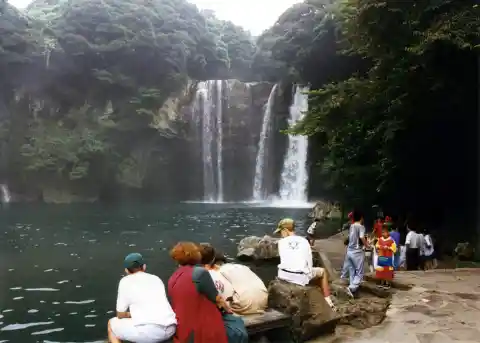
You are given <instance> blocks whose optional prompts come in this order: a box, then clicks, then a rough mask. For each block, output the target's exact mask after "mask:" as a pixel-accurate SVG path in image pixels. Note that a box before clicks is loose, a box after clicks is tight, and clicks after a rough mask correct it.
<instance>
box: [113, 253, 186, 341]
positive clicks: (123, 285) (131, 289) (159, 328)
mask: <svg viewBox="0 0 480 343" xmlns="http://www.w3.org/2000/svg"><path fill="white" fill-rule="evenodd" d="M124 267H125V272H126V273H127V275H126V276H124V277H123V278H122V279H121V280H120V283H119V284H118V296H117V316H116V317H115V318H112V319H110V320H109V321H108V339H109V342H110V343H121V341H122V340H125V341H129V342H135V343H158V342H164V341H166V340H168V339H170V338H171V337H172V336H173V335H174V334H175V330H176V324H177V320H176V317H175V313H174V312H173V309H172V307H171V306H170V303H169V302H168V299H167V295H166V292H165V285H164V284H163V282H162V280H160V278H159V277H158V276H155V275H152V274H149V273H146V272H145V270H146V265H145V262H144V260H143V257H142V255H140V254H139V253H132V254H129V255H127V257H126V258H125V261H124Z"/></svg>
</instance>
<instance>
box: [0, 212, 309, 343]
mask: <svg viewBox="0 0 480 343" xmlns="http://www.w3.org/2000/svg"><path fill="white" fill-rule="evenodd" d="M307 211H308V210H307V209H288V208H274V207H268V206H264V205H262V204H253V203H252V204H249V203H240V204H239V203H225V204H202V203H182V204H155V205H154V204H152V205H143V204H142V205H130V206H128V205H124V206H121V207H103V206H100V205H64V206H63V205H17V204H12V206H10V207H9V208H8V209H4V210H3V212H2V213H1V216H0V225H1V226H0V227H1V228H2V229H1V231H0V340H2V341H5V342H13V343H17V342H25V343H29V342H60V343H65V342H82V343H83V342H97V341H102V340H105V338H106V325H107V321H108V319H109V318H110V317H112V316H114V310H115V300H116V292H117V285H118V281H119V280H120V278H121V277H122V274H123V267H122V260H123V258H124V256H125V255H126V254H128V253H130V252H133V251H136V252H140V253H142V254H143V255H144V257H145V259H146V261H147V268H148V271H150V272H152V273H154V274H157V275H159V276H160V277H161V278H162V280H163V281H164V282H165V283H166V282H167V281H168V278H169V276H170V275H171V274H172V272H173V270H174V268H175V265H174V263H173V262H172V261H171V260H170V258H169V256H168V251H169V249H170V248H171V247H172V246H173V244H175V243H176V242H178V241H181V240H193V241H197V242H211V243H212V244H214V245H215V246H216V247H218V248H220V249H221V250H223V251H224V252H226V253H227V254H228V255H229V256H235V254H236V245H237V243H238V242H239V241H240V240H241V239H242V238H243V237H245V236H247V235H259V236H263V235H265V234H270V235H271V234H272V231H273V229H274V228H275V227H276V224H277V222H278V221H279V220H280V219H282V218H283V217H292V218H294V219H295V220H297V221H298V227H299V228H300V230H302V231H303V228H304V226H305V225H306V224H307V223H306V222H305V219H306V214H307ZM253 268H254V269H255V270H256V271H257V272H258V273H259V275H260V276H261V277H262V278H264V279H265V280H266V281H268V280H269V279H270V278H272V277H273V276H274V274H275V266H272V265H269V266H264V267H255V266H253Z"/></svg>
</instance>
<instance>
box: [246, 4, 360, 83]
mask: <svg viewBox="0 0 480 343" xmlns="http://www.w3.org/2000/svg"><path fill="white" fill-rule="evenodd" d="M337 16H338V4H337V3H336V1H331V0H307V1H304V2H301V3H298V4H295V5H293V6H292V7H290V8H289V9H288V10H287V11H285V13H283V14H282V15H281V16H280V18H279V19H278V20H277V22H276V23H275V25H274V26H272V27H271V28H270V29H269V30H267V31H265V32H264V33H263V34H262V35H261V36H260V37H259V38H258V40H257V45H258V50H257V53H256V55H255V56H254V62H253V66H252V68H253V69H254V70H255V71H256V72H257V73H260V74H261V75H263V77H264V78H266V79H268V80H275V81H276V80H279V79H285V78H287V77H288V78H290V79H292V80H294V81H299V82H302V81H310V82H311V81H314V83H315V84H318V85H322V84H324V83H325V82H328V81H334V80H338V79H341V78H342V77H345V75H349V73H351V71H352V70H355V68H356V67H357V65H356V63H355V61H354V60H353V59H348V58H345V57H344V56H341V55H340V54H338V51H339V49H340V44H339V42H338V41H337V40H338V37H339V28H338V21H337V20H336V17H337ZM347 62H348V63H347ZM315 84H314V86H315Z"/></svg>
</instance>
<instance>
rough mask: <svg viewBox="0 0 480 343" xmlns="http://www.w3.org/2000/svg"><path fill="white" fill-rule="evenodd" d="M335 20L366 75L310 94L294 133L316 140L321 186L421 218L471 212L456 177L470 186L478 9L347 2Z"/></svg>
mask: <svg viewBox="0 0 480 343" xmlns="http://www.w3.org/2000/svg"><path fill="white" fill-rule="evenodd" d="M340 13H341V16H340V17H339V18H338V19H339V20H340V25H341V26H340V27H341V37H342V38H343V42H344V43H345V44H346V45H345V47H346V51H345V53H348V54H350V55H351V54H353V55H356V56H359V57H361V58H363V59H365V60H368V61H369V63H371V67H370V68H369V70H368V72H367V73H366V74H365V75H363V74H357V75H352V76H351V77H350V78H349V79H347V80H343V81H339V82H333V83H331V84H328V85H326V86H324V87H322V88H321V89H319V90H315V91H312V93H311V100H310V109H309V113H308V116H307V117H306V118H305V120H304V121H303V122H302V123H301V124H300V125H298V126H297V127H296V128H295V129H294V130H293V131H294V132H296V133H299V134H306V135H321V136H322V139H323V154H321V156H320V158H319V160H318V163H320V164H321V166H322V169H323V172H324V177H326V178H328V180H329V182H330V185H331V186H332V187H334V188H335V189H336V190H337V191H338V192H339V193H341V194H343V196H345V197H346V198H348V197H350V198H351V199H353V198H354V197H355V195H356V196H357V197H361V198H362V201H363V202H364V204H368V203H372V202H374V201H383V202H384V203H386V204H388V205H390V206H392V207H397V208H398V207H408V208H410V209H413V210H414V211H417V212H423V213H428V214H427V216H428V215H430V216H435V215H436V216H438V212H439V211H442V210H446V209H447V208H448V210H453V209H454V208H455V209H456V208H462V206H463V207H465V206H468V207H471V206H472V205H471V203H470V204H468V200H467V199H471V198H472V193H471V191H470V189H471V185H469V184H468V183H467V182H464V180H458V169H459V168H461V169H462V170H463V171H464V176H465V179H466V180H467V179H468V180H469V181H470V182H471V180H476V177H477V175H476V166H473V165H472V163H471V162H469V161H470V158H471V157H469V156H470V153H467V152H466V150H467V149H474V148H476V146H477V143H476V140H475V139H474V137H475V136H476V133H475V130H476V125H475V123H476V115H477V113H476V111H475V108H476V103H475V97H476V94H475V91H474V89H475V87H476V80H475V78H476V75H473V73H472V70H474V68H475V66H476V59H477V55H476V53H477V51H478V45H476V44H477V42H478V38H479V31H478V27H480V19H479V18H480V17H479V12H478V7H477V6H476V5H472V4H471V3H469V2H457V1H450V0H441V1H436V2H435V3H434V4H431V2H416V3H410V2H392V1H374V0H363V1H359V0H346V1H344V2H343V4H342V8H341V12H340ZM447 56H448V57H447ZM450 161H452V162H450ZM453 180H454V181H453ZM451 182H455V187H450V186H448V185H449V184H450V183H451ZM449 199H455V201H454V202H455V204H453V205H452V203H451V202H450V201H449ZM446 202H448V204H449V206H446ZM462 213H463V211H462Z"/></svg>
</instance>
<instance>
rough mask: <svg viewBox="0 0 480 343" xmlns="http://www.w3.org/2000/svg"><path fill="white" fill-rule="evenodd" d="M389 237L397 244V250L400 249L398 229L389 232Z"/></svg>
mask: <svg viewBox="0 0 480 343" xmlns="http://www.w3.org/2000/svg"><path fill="white" fill-rule="evenodd" d="M390 237H392V239H393V240H394V241H395V244H396V245H397V250H398V251H400V232H398V231H392V232H390Z"/></svg>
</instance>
